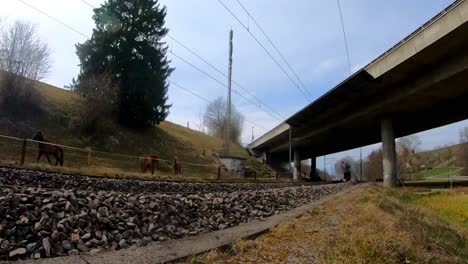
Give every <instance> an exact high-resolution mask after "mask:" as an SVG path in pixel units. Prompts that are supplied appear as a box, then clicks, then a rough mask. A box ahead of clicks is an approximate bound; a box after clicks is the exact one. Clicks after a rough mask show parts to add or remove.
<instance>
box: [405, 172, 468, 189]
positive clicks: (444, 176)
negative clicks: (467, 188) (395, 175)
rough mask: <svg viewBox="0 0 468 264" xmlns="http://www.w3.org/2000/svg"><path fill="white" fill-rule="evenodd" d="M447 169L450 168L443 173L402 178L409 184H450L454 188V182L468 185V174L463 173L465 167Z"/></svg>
mask: <svg viewBox="0 0 468 264" xmlns="http://www.w3.org/2000/svg"><path fill="white" fill-rule="evenodd" d="M434 169H438V168H434ZM447 169H449V171H447V172H443V173H433V174H431V175H422V176H421V175H418V176H416V177H415V176H412V177H411V176H410V175H406V177H404V179H402V180H404V182H405V183H407V184H428V185H431V184H432V185H437V184H444V185H446V186H449V187H450V188H452V186H453V184H454V183H456V184H460V183H461V184H463V185H468V176H466V175H463V173H464V171H465V168H462V167H450V168H447ZM429 171H430V170H429Z"/></svg>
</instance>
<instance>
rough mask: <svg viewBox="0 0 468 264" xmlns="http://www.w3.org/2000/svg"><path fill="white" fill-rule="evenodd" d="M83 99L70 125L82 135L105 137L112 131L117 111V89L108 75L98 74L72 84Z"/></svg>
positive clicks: (97, 137)
mask: <svg viewBox="0 0 468 264" xmlns="http://www.w3.org/2000/svg"><path fill="white" fill-rule="evenodd" d="M74 91H75V92H77V93H78V94H80V95H81V96H82V97H83V104H82V105H81V107H79V108H78V110H79V111H78V116H77V119H76V120H74V122H75V123H73V124H72V125H73V126H74V128H76V129H78V130H79V131H80V133H81V134H83V135H91V136H95V138H96V139H101V138H99V137H106V136H107V135H108V134H109V133H110V132H112V130H113V129H114V127H113V125H112V123H113V120H112V117H113V116H114V115H115V112H116V109H117V98H118V88H117V86H116V85H115V84H114V83H113V82H112V77H111V76H110V74H99V75H94V76H91V77H89V78H87V79H82V80H81V81H80V82H79V83H75V84H74Z"/></svg>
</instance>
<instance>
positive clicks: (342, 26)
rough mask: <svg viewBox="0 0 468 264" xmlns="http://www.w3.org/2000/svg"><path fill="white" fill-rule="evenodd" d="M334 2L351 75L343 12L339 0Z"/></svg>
mask: <svg viewBox="0 0 468 264" xmlns="http://www.w3.org/2000/svg"><path fill="white" fill-rule="evenodd" d="M336 2H337V3H338V12H339V13H340V20H341V30H342V31H343V39H344V44H345V48H346V57H347V59H348V71H349V75H351V62H350V59H349V51H348V41H347V40H346V30H345V26H344V21H343V14H342V13H341V4H340V0H336Z"/></svg>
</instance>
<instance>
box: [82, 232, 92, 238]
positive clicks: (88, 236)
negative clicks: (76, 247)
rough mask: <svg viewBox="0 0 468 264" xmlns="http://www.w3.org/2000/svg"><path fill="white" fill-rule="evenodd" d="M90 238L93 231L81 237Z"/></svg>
mask: <svg viewBox="0 0 468 264" xmlns="http://www.w3.org/2000/svg"><path fill="white" fill-rule="evenodd" d="M90 238H91V233H86V234H84V235H83V236H82V237H81V239H83V240H88V239H90Z"/></svg>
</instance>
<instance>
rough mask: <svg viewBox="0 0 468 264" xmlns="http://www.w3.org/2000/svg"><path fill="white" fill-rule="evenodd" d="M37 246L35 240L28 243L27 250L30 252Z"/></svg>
mask: <svg viewBox="0 0 468 264" xmlns="http://www.w3.org/2000/svg"><path fill="white" fill-rule="evenodd" d="M36 246H37V243H36V242H33V243H29V244H27V245H26V250H27V251H28V252H32V251H33V250H34V249H35V248H36Z"/></svg>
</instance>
